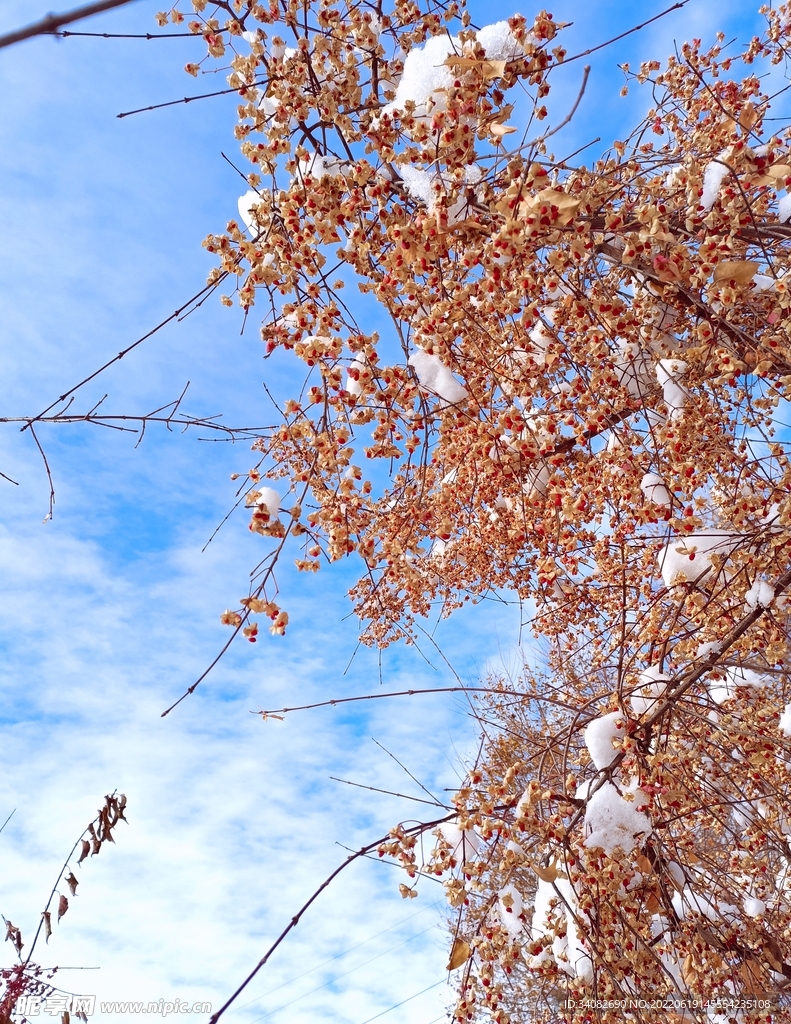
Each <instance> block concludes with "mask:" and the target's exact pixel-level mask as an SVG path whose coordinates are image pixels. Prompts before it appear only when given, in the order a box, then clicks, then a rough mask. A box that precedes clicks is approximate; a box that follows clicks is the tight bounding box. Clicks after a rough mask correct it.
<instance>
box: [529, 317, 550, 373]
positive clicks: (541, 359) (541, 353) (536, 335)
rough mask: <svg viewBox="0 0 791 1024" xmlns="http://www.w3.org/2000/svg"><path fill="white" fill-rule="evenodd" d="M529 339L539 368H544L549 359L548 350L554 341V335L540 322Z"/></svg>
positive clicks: (531, 332)
mask: <svg viewBox="0 0 791 1024" xmlns="http://www.w3.org/2000/svg"><path fill="white" fill-rule="evenodd" d="M528 338H530V342H531V344H532V346H533V358H534V359H535V361H536V362H537V363H538V365H539V366H543V365H544V364H545V362H546V359H547V348H548V346H549V344H550V342H551V341H553V340H554V338H553V335H552V334H550V332H549V331H548V330H547V328H546V326H545V325H544V323H543V321H539V322H538V323H537V324H536V326H535V327H534V328H533V329H532V330H531V331H530V333H529V334H528Z"/></svg>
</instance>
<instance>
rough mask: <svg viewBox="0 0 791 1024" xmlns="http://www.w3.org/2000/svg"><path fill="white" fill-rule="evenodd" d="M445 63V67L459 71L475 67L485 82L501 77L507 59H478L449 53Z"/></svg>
mask: <svg viewBox="0 0 791 1024" xmlns="http://www.w3.org/2000/svg"><path fill="white" fill-rule="evenodd" d="M445 64H446V65H447V67H449V68H455V69H458V70H459V71H469V70H470V68H476V69H477V70H478V71H480V73H481V75H482V77H483V78H484V79H485V80H486V81H487V82H491V81H493V80H494V79H495V78H502V77H503V75H504V74H505V68H506V65H507V64H508V61H505V60H478V59H477V58H476V57H457V56H455V55H454V54H451V56H450V57H447V58H446V60H445Z"/></svg>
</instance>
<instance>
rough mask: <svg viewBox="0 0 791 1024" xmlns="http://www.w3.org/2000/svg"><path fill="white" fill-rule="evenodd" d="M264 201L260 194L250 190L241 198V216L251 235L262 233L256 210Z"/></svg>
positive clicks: (239, 204)
mask: <svg viewBox="0 0 791 1024" xmlns="http://www.w3.org/2000/svg"><path fill="white" fill-rule="evenodd" d="M263 201H264V197H263V196H262V195H261V194H260V193H259V192H255V191H253V189H249V191H247V192H245V194H244V195H243V196H240V197H239V203H238V207H239V216H240V217H241V219H242V220H243V221H244V226H245V227H246V228H247V230H248V231H249V232H250V234H251V235H253V236H255V235H258V234H259V233H260V231H261V225H260V224H259V222H258V218H257V217H256V214H255V210H256V207H257V206H259V205H260V204H261V203H262V202H263Z"/></svg>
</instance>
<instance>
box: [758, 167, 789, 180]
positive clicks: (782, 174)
mask: <svg viewBox="0 0 791 1024" xmlns="http://www.w3.org/2000/svg"><path fill="white" fill-rule="evenodd" d="M764 174H765V175H766V176H767V177H768V178H791V165H789V164H772V166H771V167H767V168H766V170H765V171H764Z"/></svg>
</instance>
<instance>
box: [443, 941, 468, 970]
mask: <svg viewBox="0 0 791 1024" xmlns="http://www.w3.org/2000/svg"><path fill="white" fill-rule="evenodd" d="M471 955H472V950H471V949H470V944H469V942H465V941H464V939H460V938H458V937H457V938H455V939H454V940H453V946H452V947H451V950H450V960H448V966H447V967H446V968H445V970H447V971H455V970H456V968H457V967H461V965H462V964H466V963H467V961H468V960H469V959H470V956H471Z"/></svg>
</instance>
